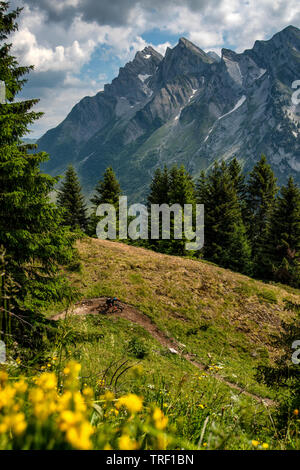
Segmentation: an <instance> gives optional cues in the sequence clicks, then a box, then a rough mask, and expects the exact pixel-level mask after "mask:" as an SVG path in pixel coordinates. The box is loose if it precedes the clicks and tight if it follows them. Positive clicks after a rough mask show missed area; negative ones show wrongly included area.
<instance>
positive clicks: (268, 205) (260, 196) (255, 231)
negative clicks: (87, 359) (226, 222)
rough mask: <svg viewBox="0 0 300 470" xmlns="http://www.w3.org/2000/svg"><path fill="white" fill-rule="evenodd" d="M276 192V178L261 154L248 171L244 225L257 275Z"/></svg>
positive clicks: (259, 272)
mask: <svg viewBox="0 0 300 470" xmlns="http://www.w3.org/2000/svg"><path fill="white" fill-rule="evenodd" d="M276 193H277V186H276V178H275V176H274V173H273V171H272V168H271V167H270V165H269V164H268V163H267V159H266V157H265V156H264V155H262V156H261V159H260V161H259V162H258V163H257V164H256V165H255V166H254V168H253V170H252V172H251V173H250V176H249V181H248V184H247V197H246V200H247V209H246V226H247V232H248V236H249V239H250V243H251V247H252V256H253V259H254V265H255V274H256V275H257V276H260V275H262V273H261V270H260V259H261V253H262V251H263V247H264V245H265V244H266V234H267V231H268V228H269V223H270V216H271V212H272V208H273V206H274V202H275V196H276Z"/></svg>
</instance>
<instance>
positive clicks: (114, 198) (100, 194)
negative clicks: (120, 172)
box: [88, 167, 122, 236]
mask: <svg viewBox="0 0 300 470" xmlns="http://www.w3.org/2000/svg"><path fill="white" fill-rule="evenodd" d="M121 195H122V191H121V187H120V183H119V181H118V180H117V178H116V175H115V173H114V171H113V169H112V168H111V167H108V168H107V169H106V170H105V172H104V174H103V178H102V179H101V180H100V181H99V182H98V184H97V186H96V188H95V194H94V196H93V197H92V198H91V203H92V204H93V210H92V214H91V216H90V220H89V228H88V233H89V235H91V236H95V235H96V227H97V223H98V222H99V220H100V218H99V217H97V216H96V211H97V207H98V206H99V205H100V204H112V205H113V206H114V207H115V208H116V211H117V215H118V208H119V197H120V196H121Z"/></svg>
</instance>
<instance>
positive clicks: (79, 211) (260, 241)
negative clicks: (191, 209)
mask: <svg viewBox="0 0 300 470" xmlns="http://www.w3.org/2000/svg"><path fill="white" fill-rule="evenodd" d="M276 181H277V180H276V178H275V176H274V173H273V171H272V168H271V166H270V165H269V164H268V162H267V159H266V157H265V156H264V155H262V156H261V158H260V160H259V161H258V162H257V163H256V164H255V166H254V167H253V169H252V171H251V172H250V174H249V175H248V176H247V177H246V176H245V175H244V174H243V171H242V167H241V165H240V163H239V162H238V160H237V159H236V158H233V159H232V160H231V161H229V162H225V161H220V162H215V163H214V164H213V166H212V168H210V169H209V170H207V171H206V172H204V171H202V172H201V174H200V176H199V177H198V178H197V179H196V180H194V179H193V178H192V176H191V175H190V174H189V173H188V171H187V170H186V169H185V168H184V166H180V167H178V166H173V167H172V168H170V169H169V168H167V167H166V166H165V167H164V168H163V169H160V168H159V169H157V170H156V171H155V173H154V175H153V178H152V181H151V184H150V188H149V194H148V197H147V204H148V206H149V207H150V205H151V204H159V205H161V204H168V205H170V206H171V205H172V204H180V205H181V206H182V207H183V206H184V204H193V205H196V204H204V207H205V223H204V234H205V244H204V247H203V249H202V250H201V251H200V252H194V253H193V256H194V257H200V258H204V259H205V260H208V261H211V262H213V263H215V264H218V265H219V266H223V267H224V268H228V269H232V270H234V271H238V272H241V273H243V274H247V275H250V276H254V277H256V278H260V279H264V280H271V281H276V282H281V283H285V284H289V285H291V286H295V287H299V286H300V189H299V187H298V185H297V184H296V183H295V182H294V180H293V178H289V180H288V182H287V184H286V185H285V186H282V187H281V188H279V187H278V186H277V183H276ZM121 194H122V191H121V187H120V184H119V182H118V180H117V178H116V175H115V173H114V171H113V169H112V168H107V170H106V171H105V173H104V175H103V179H101V180H100V181H99V183H98V184H97V187H96V188H95V194H94V196H93V197H92V199H91V203H92V212H91V214H90V216H89V217H88V216H87V209H86V205H85V203H84V198H83V196H82V192H81V187H80V184H79V180H78V177H77V175H76V172H75V170H74V168H73V167H69V168H68V170H67V172H66V175H65V181H64V183H63V185H62V187H61V188H60V190H59V194H58V202H57V203H58V205H59V206H60V207H61V208H62V209H63V211H64V214H65V215H64V223H65V224H66V225H69V226H71V227H72V228H73V229H75V228H76V227H80V228H81V229H82V230H84V231H85V232H86V233H87V234H88V235H90V236H96V225H97V222H98V221H99V217H97V216H96V209H97V207H98V205H99V204H102V203H111V204H113V205H114V206H115V207H116V209H118V200H119V196H120V195H121ZM171 222H172V220H171ZM129 242H130V241H129ZM133 243H135V244H137V242H133ZM138 244H142V245H143V246H145V247H147V248H150V249H153V250H156V251H160V252H163V253H168V254H174V255H190V254H191V253H190V252H186V250H185V240H176V239H175V238H174V233H173V236H172V231H171V239H170V240H164V239H159V240H151V239H150V240H142V241H140V242H138Z"/></svg>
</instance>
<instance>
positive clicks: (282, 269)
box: [261, 178, 300, 287]
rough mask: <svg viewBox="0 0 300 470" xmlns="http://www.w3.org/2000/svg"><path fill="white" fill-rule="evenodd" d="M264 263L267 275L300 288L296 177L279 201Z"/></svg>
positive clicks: (299, 193)
mask: <svg viewBox="0 0 300 470" xmlns="http://www.w3.org/2000/svg"><path fill="white" fill-rule="evenodd" d="M261 263H262V265H263V266H264V267H265V276H264V277H267V278H269V279H270V278H271V279H274V280H276V281H279V282H282V283H285V284H290V285H292V286H295V287H300V189H299V187H298V186H297V185H296V184H295V183H294V180H293V178H290V179H289V181H288V184H287V186H283V187H282V188H281V194H280V195H279V196H278V198H277V200H276V204H275V208H274V211H273V213H272V217H271V223H270V229H269V231H268V236H267V240H266V244H265V246H264V251H263V256H262V258H261Z"/></svg>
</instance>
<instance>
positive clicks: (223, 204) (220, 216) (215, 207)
mask: <svg viewBox="0 0 300 470" xmlns="http://www.w3.org/2000/svg"><path fill="white" fill-rule="evenodd" d="M207 180H208V192H207V198H206V201H205V245H204V256H205V258H206V259H208V260H211V261H213V262H215V263H217V264H219V265H221V266H224V267H225V268H230V269H233V270H235V271H240V272H242V273H245V274H250V273H251V250H250V246H249V243H248V240H247V236H246V230H245V227H244V224H243V220H242V214H241V207H240V204H239V200H238V196H237V190H236V187H235V185H234V182H233V180H232V177H231V174H230V172H229V169H228V167H227V165H226V163H225V162H222V163H217V162H215V164H214V167H213V169H212V170H211V172H210V174H209V175H208V178H207Z"/></svg>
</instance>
